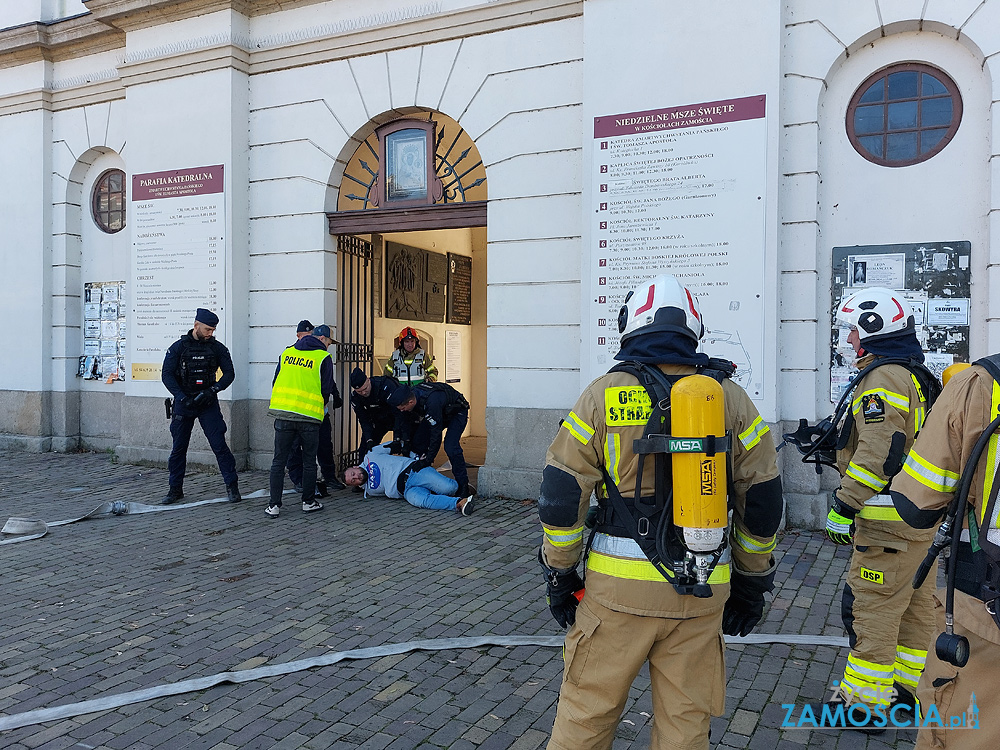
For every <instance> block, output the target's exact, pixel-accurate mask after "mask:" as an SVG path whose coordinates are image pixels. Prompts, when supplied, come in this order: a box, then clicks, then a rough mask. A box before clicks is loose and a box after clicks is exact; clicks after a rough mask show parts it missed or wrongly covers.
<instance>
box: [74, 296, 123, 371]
mask: <svg viewBox="0 0 1000 750" xmlns="http://www.w3.org/2000/svg"><path fill="white" fill-rule="evenodd" d="M124 299H125V282H124V281H90V282H87V283H86V284H84V285H83V355H82V356H81V357H80V361H79V366H78V368H77V372H76V376H77V377H78V378H83V379H84V380H103V381H105V382H106V383H114V382H116V381H122V380H125V368H124V367H121V366H119V358H118V352H119V351H121V348H122V346H124V345H125V343H126V341H127V339H126V336H125V330H126V326H125V323H126V315H125V314H126V312H127V310H126V308H125V305H124V304H123V300H124ZM112 355H113V356H112Z"/></svg>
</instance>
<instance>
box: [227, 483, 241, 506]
mask: <svg viewBox="0 0 1000 750" xmlns="http://www.w3.org/2000/svg"><path fill="white" fill-rule="evenodd" d="M226 496H227V497H228V498H229V502H231V503H238V502H239V501H240V500H242V499H243V496H242V495H240V488H239V486H238V485H237V483H236V482H230V483H229V484H227V485H226Z"/></svg>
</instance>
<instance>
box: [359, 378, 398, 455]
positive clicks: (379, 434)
mask: <svg viewBox="0 0 1000 750" xmlns="http://www.w3.org/2000/svg"><path fill="white" fill-rule="evenodd" d="M398 387H399V383H398V382H397V381H396V380H395V379H394V378H391V377H389V376H388V375H385V376H381V375H373V376H372V377H368V376H367V375H365V373H364V371H363V370H362V369H361V368H360V367H355V368H354V369H353V370H352V371H351V408H352V409H354V413H355V415H357V417H358V423H359V424H360V425H361V448H360V451H359V453H360V456H362V457H364V456H365V455H366V454H367V453H368V451H370V450H371V449H372V448H373V447H374V446H376V445H378V444H380V443H381V442H382V438H384V437H385V436H386V434H387V433H388V432H390V431H391V430H392V429H393V426H394V425H395V424H396V410H395V409H393V408H392V407H391V406H389V397H390V396H391V395H392V392H393V391H394V390H396V388H398Z"/></svg>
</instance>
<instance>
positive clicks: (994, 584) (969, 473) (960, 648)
mask: <svg viewBox="0 0 1000 750" xmlns="http://www.w3.org/2000/svg"><path fill="white" fill-rule="evenodd" d="M973 364H975V365H979V366H980V367H982V368H983V369H985V370H986V371H987V372H989V374H990V375H992V376H993V379H994V380H996V381H997V382H998V383H1000V355H997V354H994V355H992V356H990V357H984V358H983V359H980V360H977V361H976V362H973ZM998 429H1000V416H997V417H996V418H995V419H994V420H993V421H992V422H990V423H989V424H988V425H987V426H986V429H985V430H983V433H982V435H980V436H979V439H978V440H977V441H976V443H975V445H973V447H972V452H971V453H970V454H969V459H968V461H966V462H965V467H964V468H963V469H962V476H961V478H960V479H959V482H958V490H957V492H956V493H955V497H954V499H953V500H952V501H951V503H949V504H948V510H947V513H946V514H945V519H944V521H943V522H942V523H941V526H940V527H938V530H937V533H936V534H935V535H934V540H933V541H932V542H931V546H930V548H929V549H928V550H927V556H926V557H925V558H924V561H923V562H922V563H921V564H920V567H919V568H917V572H916V573H915V574H914V576H913V588H914V589H917V588H920V586H921V585H923V582H924V580H925V579H926V578H927V574H928V572H930V569H931V566H932V565H933V564H934V559H935V558H936V557H937V556H938V554H939V553H941V552H942V551H944V553H945V559H946V563H947V581H948V582H947V588H946V594H945V609H944V627H945V631H944V632H943V633H941V634H940V635H939V636H938V637H937V641H936V642H935V643H934V651H935V653H937V657H938V658H939V659H940V660H941V661H946V662H948V663H949V664H951V665H952V666H955V667H964V666H965V665H966V663H968V661H969V640H968V639H967V638H966V637H965V636H963V635H956V634H955V588H956V584H957V585H958V588H960V589H961V590H963V591H965V593H967V594H969V595H970V596H974V597H976V598H977V599H980V600H981V601H983V602H985V605H986V611H987V612H988V613H989V614H990V616H991V617H992V618H993V621H994V622H995V623H996V625H997V627H998V628H1000V609H998V605H1000V546H997V544H996V543H994V542H993V541H991V540H990V539H989V538H988V536H989V535H988V533H987V534H985V535H980V534H979V524H978V522H977V520H976V509H975V508H969V507H968V501H969V489H970V488H971V487H972V478H973V476H974V475H975V473H976V466H977V465H978V464H979V459H980V458H982V456H983V451H985V450H986V447H987V446H988V445H989V442H990V438H991V437H993V435H994V433H995V432H996V431H997V430H998ZM998 479H1000V476H994V479H993V486H992V489H991V491H990V496H989V498H988V500H987V503H986V507H985V509H984V510H985V512H984V517H992V511H993V509H994V508H995V507H996V503H997V493H998V490H1000V481H998ZM963 518H967V519H968V524H969V544H970V547H971V550H972V561H971V565H972V567H973V568H974V577H975V579H976V582H978V585H979V590H978V591H976V590H975V589H974V584H970V583H969V582H966V581H962V582H959V581H958V576H957V571H958V567H959V565H967V564H969V561H967V560H960V559H959V558H960V557H961V556H962V555H961V550H962V547H961V538H962V521H961V520H960V519H963Z"/></svg>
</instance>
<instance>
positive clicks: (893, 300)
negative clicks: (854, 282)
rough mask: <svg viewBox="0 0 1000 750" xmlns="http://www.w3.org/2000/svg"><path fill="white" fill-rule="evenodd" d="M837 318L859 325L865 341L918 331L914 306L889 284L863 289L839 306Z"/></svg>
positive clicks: (860, 335) (854, 325) (859, 333)
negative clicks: (886, 286)
mask: <svg viewBox="0 0 1000 750" xmlns="http://www.w3.org/2000/svg"><path fill="white" fill-rule="evenodd" d="M837 320H839V321H841V322H843V323H846V324H847V325H849V326H852V327H855V328H857V330H858V338H859V339H860V340H861V342H862V343H864V342H866V341H868V342H871V341H877V340H879V339H883V338H890V337H892V336H899V335H901V334H904V333H908V332H910V331H913V330H915V328H916V323H915V320H914V317H913V308H911V307H910V303H909V302H907V301H906V299H905V298H904V297H903V295H902V294H900V293H899V292H894V291H893V290H892V289H886V288H885V287H880V286H873V287H869V288H868V289H861V290H859V291H857V292H855V293H854V294H852V295H850V296H849V297H847V298H846V299H845V300H844V301H843V302H841V303H840V307H839V308H838V309H837Z"/></svg>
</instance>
